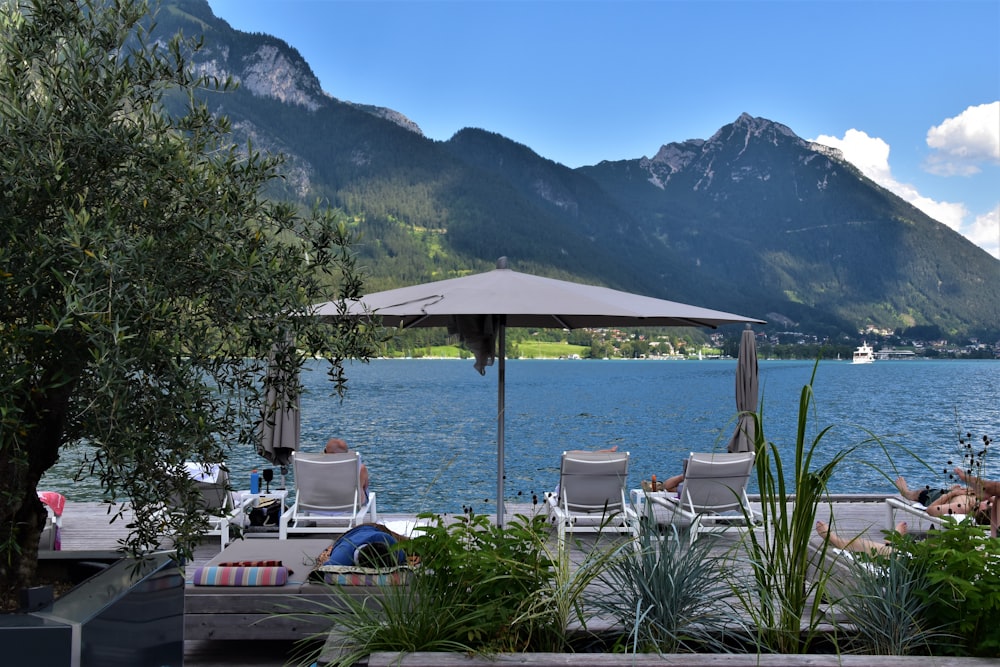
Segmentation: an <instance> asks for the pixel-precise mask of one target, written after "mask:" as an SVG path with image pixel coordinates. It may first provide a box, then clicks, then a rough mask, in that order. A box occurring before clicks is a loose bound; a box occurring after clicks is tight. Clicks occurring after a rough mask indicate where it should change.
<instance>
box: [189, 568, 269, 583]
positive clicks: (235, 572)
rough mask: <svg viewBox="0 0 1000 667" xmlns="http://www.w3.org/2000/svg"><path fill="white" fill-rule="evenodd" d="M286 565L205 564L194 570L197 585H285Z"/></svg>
mask: <svg viewBox="0 0 1000 667" xmlns="http://www.w3.org/2000/svg"><path fill="white" fill-rule="evenodd" d="M287 582H288V568H286V567H226V566H219V565H214V566H213V565H205V566H203V567H199V568H198V569H197V570H195V572H194V577H193V578H192V583H194V585H195V586H284V585H285V583H287Z"/></svg>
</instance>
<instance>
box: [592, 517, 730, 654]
mask: <svg viewBox="0 0 1000 667" xmlns="http://www.w3.org/2000/svg"><path fill="white" fill-rule="evenodd" d="M716 538H717V536H716V535H714V534H712V533H708V534H705V535H703V536H702V537H700V538H699V539H697V540H696V541H694V542H693V543H692V542H690V541H689V540H688V539H687V537H686V536H684V535H679V534H678V530H677V528H676V527H675V526H673V525H671V526H668V527H667V528H666V530H665V533H664V534H663V535H662V537H661V536H660V535H659V534H658V528H657V526H656V525H655V524H654V523H652V521H651V520H650V519H647V518H645V517H644V518H643V519H642V520H641V522H640V530H639V536H638V538H637V544H636V546H635V547H634V550H630V551H629V552H628V553H627V554H623V555H625V556H627V557H623V558H618V559H615V560H613V561H611V562H610V563H609V567H608V568H606V570H605V572H603V573H602V574H601V576H600V577H599V578H598V579H599V582H600V584H601V585H602V590H601V594H600V597H598V598H597V599H596V600H595V601H594V605H595V608H596V609H597V610H598V612H599V613H602V614H605V615H607V616H609V617H611V618H613V619H615V620H616V621H617V622H618V623H619V624H620V625H621V626H622V627H623V628H624V630H625V636H624V637H623V641H625V642H627V646H624V647H623V648H625V649H626V650H631V652H648V651H655V652H657V653H661V654H662V653H679V652H696V651H701V652H716V653H720V652H725V651H727V650H729V649H728V648H727V643H726V636H727V634H737V635H739V636H740V637H745V636H746V629H745V628H744V627H743V626H742V625H740V621H739V614H737V613H735V611H734V610H733V608H732V606H731V604H730V602H729V600H730V598H731V589H730V587H729V584H728V583H727V581H728V575H727V572H728V570H729V567H730V565H729V562H728V561H727V560H726V558H725V557H724V556H723V555H716V554H713V551H712V549H713V546H715V543H716Z"/></svg>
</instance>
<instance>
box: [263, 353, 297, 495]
mask: <svg viewBox="0 0 1000 667" xmlns="http://www.w3.org/2000/svg"><path fill="white" fill-rule="evenodd" d="M293 352H294V348H292V347H291V344H290V343H286V344H285V345H284V346H275V348H274V349H273V350H272V351H271V354H270V356H269V358H268V369H267V379H266V380H265V396H264V405H263V406H262V408H261V421H260V426H259V430H260V433H259V436H260V437H259V440H258V442H257V453H258V454H259V455H260V456H263V457H264V458H265V459H267V460H268V461H270V462H271V463H272V464H274V465H276V466H281V488H284V487H285V474H286V473H287V472H288V465H289V463H290V461H291V458H292V452H294V451H296V450H297V449H298V448H299V439H300V433H301V423H300V414H299V391H298V382H297V381H296V380H297V378H296V377H295V376H291V377H289V376H287V374H286V373H285V372H283V371H282V369H281V364H280V363H279V359H280V355H282V354H288V353H293Z"/></svg>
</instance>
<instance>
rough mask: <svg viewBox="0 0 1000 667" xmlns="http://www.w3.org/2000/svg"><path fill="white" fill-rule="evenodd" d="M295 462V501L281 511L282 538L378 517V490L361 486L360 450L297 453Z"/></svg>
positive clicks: (338, 528) (336, 529)
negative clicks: (337, 452) (370, 489)
mask: <svg viewBox="0 0 1000 667" xmlns="http://www.w3.org/2000/svg"><path fill="white" fill-rule="evenodd" d="M292 465H293V466H294V469H295V502H294V503H293V504H292V506H291V507H289V508H288V509H287V510H285V512H284V513H283V514H282V515H281V520H280V522H279V537H280V538H281V539H283V540H284V539H287V538H288V536H289V534H291V533H313V534H315V533H324V534H329V533H332V532H345V531H347V530H350V529H351V528H353V527H354V526H356V525H358V524H360V523H365V522H369V523H376V522H377V521H378V510H377V509H376V505H375V492H374V491H368V492H366V491H365V490H364V489H363V488H362V487H361V478H360V474H359V473H360V470H361V458H360V455H359V454H358V453H357V452H345V453H341V454H309V453H296V454H295V455H294V457H293V458H292ZM366 516H367V517H368V518H367V519H366V518H365V517H366Z"/></svg>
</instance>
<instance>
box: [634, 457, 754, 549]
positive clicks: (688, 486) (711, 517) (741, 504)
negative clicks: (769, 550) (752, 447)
mask: <svg viewBox="0 0 1000 667" xmlns="http://www.w3.org/2000/svg"><path fill="white" fill-rule="evenodd" d="M753 464H754V453H753V452H741V453H735V454H730V453H721V454H703V453H697V452H692V453H691V455H690V456H689V457H688V459H687V462H686V465H685V468H684V482H683V484H682V485H681V487H680V492H679V495H674V494H672V493H667V492H657V493H648V494H646V498H647V500H648V502H649V503H650V504H651V505H658V506H660V507H664V508H666V509H667V510H669V517H670V522H671V523H684V524H687V525H688V526H689V529H690V534H691V540H692V541H694V540H695V539H696V538H697V536H698V535H699V534H700V533H702V532H710V531H716V530H725V529H727V528H743V529H746V528H752V527H754V526H757V525H759V524H760V521H761V516H760V514H759V513H757V512H755V511H754V510H753V508H752V507H751V505H750V499H749V498H748V497H747V491H746V487H747V481H748V480H749V479H750V471H751V470H753ZM651 505H650V506H647V508H648V509H649V510H652V507H651ZM748 519H749V522H748Z"/></svg>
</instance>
